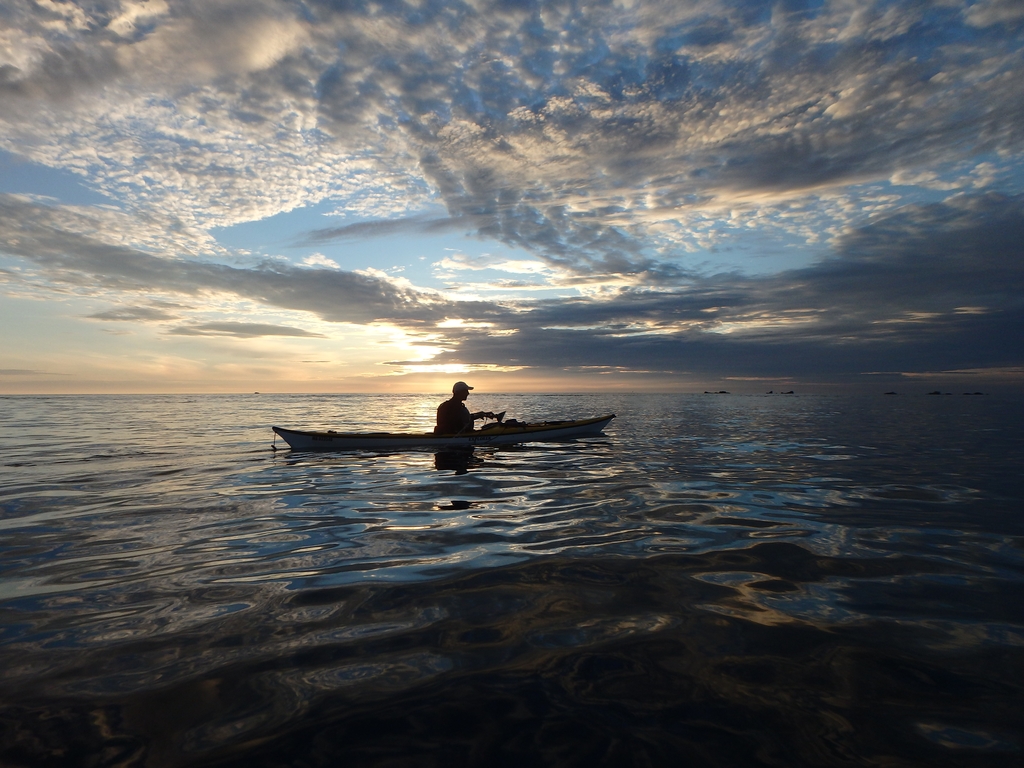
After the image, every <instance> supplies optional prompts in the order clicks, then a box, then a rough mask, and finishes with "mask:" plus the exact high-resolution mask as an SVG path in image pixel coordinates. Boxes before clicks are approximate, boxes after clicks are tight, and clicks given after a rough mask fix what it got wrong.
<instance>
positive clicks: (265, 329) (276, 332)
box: [168, 322, 327, 339]
mask: <svg viewBox="0 0 1024 768" xmlns="http://www.w3.org/2000/svg"><path fill="white" fill-rule="evenodd" d="M168 333H171V334H173V335H175V336H236V337H238V338H243V339H250V338H255V337H259V336H302V337H306V338H316V339H324V338H327V337H326V336H324V335H323V334H322V333H312V332H310V331H304V330H302V329H301V328H291V327H289V326H286V325H270V324H268V323H231V322H224V323H201V324H197V325H180V326H178V327H176V328H172V329H171V330H170V331H168Z"/></svg>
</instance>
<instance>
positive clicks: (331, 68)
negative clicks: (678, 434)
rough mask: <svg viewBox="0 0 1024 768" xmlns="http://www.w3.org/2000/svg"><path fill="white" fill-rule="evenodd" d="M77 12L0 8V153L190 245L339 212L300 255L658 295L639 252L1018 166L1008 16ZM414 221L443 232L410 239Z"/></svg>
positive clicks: (679, 10) (326, 7) (979, 8)
mask: <svg viewBox="0 0 1024 768" xmlns="http://www.w3.org/2000/svg"><path fill="white" fill-rule="evenodd" d="M65 6H67V7H65ZM71 7H72V6H70V5H69V4H49V5H45V4H44V5H30V4H28V3H16V4H15V11H14V12H13V14H12V21H13V22H14V24H15V26H16V27H17V28H18V31H19V34H20V37H19V38H18V39H17V40H15V38H14V37H12V38H11V41H10V42H9V48H10V49H11V53H10V55H9V58H10V60H11V63H10V64H9V65H8V66H9V67H13V69H8V70H5V71H6V72H7V74H6V75H5V79H4V81H3V82H4V83H5V85H4V86H3V87H4V88H6V89H7V91H6V92H7V93H8V94H10V95H12V97H20V99H19V98H16V99H15V100H16V101H17V104H15V105H14V106H13V107H12V109H11V110H10V113H9V115H8V116H7V117H6V118H5V119H6V121H7V125H8V128H9V131H8V135H9V136H11V137H17V142H16V144H9V145H8V146H9V147H10V148H12V149H16V150H17V151H19V152H22V153H25V154H27V155H28V156H29V157H31V158H33V159H35V160H37V161H39V162H45V163H49V164H52V165H58V166H62V167H71V168H75V169H77V170H78V171H79V172H81V173H84V174H88V178H89V179H90V181H91V183H93V184H95V185H97V186H99V187H100V188H102V189H103V190H104V191H106V192H108V193H110V194H114V195H116V196H117V197H118V198H119V199H122V200H125V201H127V202H128V203H130V204H131V205H133V206H136V207H138V208H139V209H143V210H162V211H168V212H171V213H172V214H173V215H174V216H175V217H177V218H178V219H179V220H181V221H182V222H185V223H186V224H188V225H199V226H202V227H204V228H205V227H210V226H214V225H225V224H231V223H234V222H238V221H245V220H253V219H259V218H263V217H265V216H268V215H270V214H272V213H277V212H279V211H284V210H290V209H292V208H295V207H297V206H300V205H308V204H311V203H315V202H318V201H321V200H324V199H333V200H335V201H337V204H338V205H339V208H340V209H341V210H344V211H347V212H348V213H350V214H353V215H356V216H358V217H360V218H371V219H375V220H376V221H371V222H360V223H355V224H351V225H345V226H341V227H337V228H334V229H333V230H322V231H318V232H316V233H313V234H312V235H311V238H312V240H311V241H316V242H324V241H327V240H331V239H345V238H352V237H367V236H371V235H372V234H374V233H376V234H383V233H394V232H396V231H417V230H418V228H420V227H422V228H425V229H427V230H429V229H431V228H434V227H441V228H446V227H457V228H458V227H469V228H472V229H473V230H475V231H477V232H478V233H479V234H481V235H482V236H485V237H489V238H495V239H497V240H500V241H502V242H505V243H508V244H510V245H514V246H517V247H523V248H526V249H528V250H530V251H532V252H533V253H534V254H536V255H537V256H539V257H541V258H543V259H545V260H547V261H548V263H549V264H550V265H552V266H555V267H558V268H559V269H563V270H571V271H575V272H577V273H579V274H596V273H621V274H627V275H641V274H650V275H654V276H657V275H659V274H661V275H668V274H669V273H670V272H671V270H670V269H669V268H668V267H667V266H664V265H660V264H659V263H658V260H659V258H660V257H657V256H656V252H661V253H664V252H665V249H670V250H671V249H675V250H677V251H682V252H686V251H687V250H689V249H698V250H699V249H701V248H703V247H704V246H705V245H706V244H707V243H708V242H709V238H718V239H721V238H722V237H724V236H725V233H726V232H728V231H729V230H730V229H733V230H736V231H742V228H743V227H745V226H746V225H747V224H749V223H756V224H757V225H758V226H759V227H761V228H769V227H776V228H778V229H779V230H780V231H784V232H788V233H791V234H794V235H796V236H800V237H807V236H808V233H809V230H810V229H818V227H814V228H809V227H808V226H807V224H808V222H809V221H811V220H815V223H818V222H817V219H818V218H821V217H824V218H826V219H830V220H831V225H832V226H836V227H842V226H844V225H847V224H849V223H850V215H851V212H852V211H853V210H855V208H856V206H831V205H829V204H828V203H827V201H824V202H821V203H819V204H816V205H808V206H807V207H806V210H805V211H804V212H802V213H800V212H796V211H794V210H792V209H791V208H790V207H789V206H790V204H791V203H792V202H794V201H810V202H813V201H817V200H819V198H820V197H821V196H822V195H825V196H826V197H828V196H829V195H831V194H832V193H833V192H834V191H835V190H837V189H840V188H845V187H847V186H848V185H851V184H863V183H865V182H870V181H878V182H882V181H884V180H886V179H889V178H890V177H893V176H894V175H895V176H900V177H901V178H905V179H916V178H921V179H925V178H927V176H926V174H928V173H932V174H936V173H940V172H945V171H947V170H951V169H952V168H954V167H955V166H956V165H957V164H958V163H961V162H965V161H969V160H970V159H971V158H976V157H980V156H982V155H985V154H987V153H992V152H1001V153H1004V154H1006V153H1009V154H1014V153H1019V151H1020V149H1021V147H1022V138H1024V128H1022V127H1021V126H1024V119H1022V118H1024V114H1022V110H1024V104H1022V103H1021V100H1020V99H1019V98H1017V97H1016V87H1015V84H1016V82H1017V78H1016V76H1015V73H1019V72H1020V70H1021V67H1022V65H1021V60H1020V56H1019V49H1020V41H1019V40H1018V39H1017V38H1016V36H1015V34H1014V32H1013V30H1012V29H1011V28H1010V27H1008V26H1007V24H1011V23H1015V22H1014V19H1016V18H1017V16H1018V15H1019V14H1018V13H1017V10H1016V8H1017V4H1014V3H1010V2H996V1H995V0H993V2H985V3H976V4H974V5H972V6H970V7H969V8H968V9H966V10H962V9H960V8H958V7H956V6H954V5H952V4H950V5H949V6H946V5H945V4H939V5H936V6H929V7H927V10H926V6H924V5H921V4H904V5H890V4H881V3H878V4H876V3H859V4H844V3H829V4H824V5H821V6H808V7H804V6H800V7H799V8H796V7H794V8H793V9H789V10H787V8H786V7H785V6H778V7H773V6H766V5H764V4H763V3H760V2H752V1H751V2H742V1H741V2H718V1H717V0H705V1H704V2H700V3H687V4H679V3H676V2H647V3H637V4H630V5H628V6H625V5H619V4H614V3H609V4H592V5H591V6H588V8H587V12H586V13H569V12H568V11H567V9H566V8H564V7H562V6H560V5H558V4H544V5H538V6H523V7H517V8H516V9H514V10H513V9H512V8H511V7H510V6H508V5H507V4H503V3H500V2H495V3H490V2H474V3H468V4H455V5H453V4H450V3H441V2H433V1H425V2H422V3H416V4H408V5H401V4H398V5H391V6H388V7H387V10H386V11H385V10H384V9H383V8H382V7H380V6H378V5H376V4H371V3H361V2H358V1H357V2H353V3H345V4H339V3H334V2H326V1H324V2H310V3H307V4H298V3H291V2H282V3H269V2H235V1H231V2H228V1H227V0H220V1H218V2H182V3H176V4H174V5H173V6H165V5H164V4H162V3H147V4H145V5H142V4H138V3H125V4H121V5H120V6H110V7H109V8H107V7H106V6H89V8H88V9H87V10H79V11H77V15H76V14H71V13H70V8H71ZM69 14H70V15H69ZM83 14H84V15H83ZM72 16H73V17H74V18H72ZM79 16H81V18H79ZM58 18H59V20H60V26H59V28H58V27H55V26H53V25H54V24H55V23H56V22H57V21H58ZM99 84H104V85H105V86H108V87H107V88H106V90H104V91H103V93H102V95H101V94H100V93H99V92H98V91H96V89H95V86H96V85H99ZM85 92H88V93H89V94H90V96H89V98H88V99H85V100H82V101H81V102H80V103H77V106H76V107H74V109H71V108H70V107H66V108H61V109H60V110H58V111H56V112H54V111H52V107H47V106H45V100H44V99H41V96H40V94H57V93H64V94H78V93H85ZM68 110H70V111H68ZM937 183H941V181H939V182H936V181H934V180H933V181H930V182H928V183H927V184H926V185H925V186H935V185H936V184H937ZM901 194H906V192H905V191H904V192H902V193H901ZM431 200H440V201H441V202H442V203H443V204H444V205H445V206H446V207H447V208H448V212H449V218H446V219H420V218H418V217H417V216H416V215H412V216H410V215H409V214H410V212H414V211H416V210H417V209H419V208H421V207H422V206H423V205H424V204H426V203H427V202H429V201H431ZM723 211H728V212H729V216H728V217H727V218H724V217H723V216H722V215H721V214H722V212H723ZM407 227H408V228H409V229H408V230H407V229H406V228H407ZM668 258H669V259H670V260H673V259H675V258H677V257H675V256H673V255H671V254H670V255H669V256H668Z"/></svg>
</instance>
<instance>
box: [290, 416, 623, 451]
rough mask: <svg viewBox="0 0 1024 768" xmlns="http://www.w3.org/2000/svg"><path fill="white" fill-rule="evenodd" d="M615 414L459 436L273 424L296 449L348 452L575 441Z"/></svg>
mask: <svg viewBox="0 0 1024 768" xmlns="http://www.w3.org/2000/svg"><path fill="white" fill-rule="evenodd" d="M614 418H615V414H609V415H607V416H595V417H593V418H589V419H575V420H566V421H544V422H539V423H536V424H514V425H513V424H509V425H506V424H500V423H497V424H490V425H488V426H486V427H484V428H483V429H479V430H474V431H472V432H465V433H462V434H456V435H435V434H434V433H433V432H424V433H394V432H335V431H334V430H327V431H326V432H315V431H314V432H311V431H305V430H299V429H285V428H284V427H272V429H273V430H274V433H275V434H276V435H279V436H280V437H281V438H282V439H283V440H284V441H285V442H286V443H288V445H289V447H290V448H291V449H292V450H296V451H344V450H358V449H363V448H369V449H385V450H386V449H398V448H420V447H425V448H471V447H473V446H476V445H513V444H515V443H530V442H546V441H551V440H556V441H557V440H575V439H576V438H578V437H596V436H598V435H600V434H601V431H602V430H603V429H604V428H605V427H606V426H608V422H610V421H611V420H612V419H614Z"/></svg>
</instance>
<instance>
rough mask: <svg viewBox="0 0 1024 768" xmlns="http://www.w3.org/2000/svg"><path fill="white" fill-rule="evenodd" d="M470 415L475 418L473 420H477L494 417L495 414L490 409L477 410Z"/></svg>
mask: <svg viewBox="0 0 1024 768" xmlns="http://www.w3.org/2000/svg"><path fill="white" fill-rule="evenodd" d="M469 416H470V418H472V419H473V421H476V420H477V419H493V418H494V414H493V413H491V412H490V411H477V412H476V413H471V414H469Z"/></svg>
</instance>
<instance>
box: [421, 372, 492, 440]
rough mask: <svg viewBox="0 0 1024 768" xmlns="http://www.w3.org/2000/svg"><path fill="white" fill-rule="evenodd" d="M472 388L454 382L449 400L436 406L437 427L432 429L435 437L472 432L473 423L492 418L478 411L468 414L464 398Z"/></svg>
mask: <svg viewBox="0 0 1024 768" xmlns="http://www.w3.org/2000/svg"><path fill="white" fill-rule="evenodd" d="M471 389H472V387H471V386H469V385H468V384H467V383H466V382H464V381H456V382H455V385H454V386H453V387H452V396H451V399H450V400H445V401H444V402H443V403H441V404H440V405H439V406H437V426H436V427H434V434H435V435H454V434H457V433H459V432H472V431H473V422H474V421H476V420H477V419H484V418H490V419H493V418H494V414H493V413H491V412H490V411H478V412H477V413H470V412H469V408H467V407H466V405H465V402H466V398H467V397H469V390H471Z"/></svg>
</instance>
